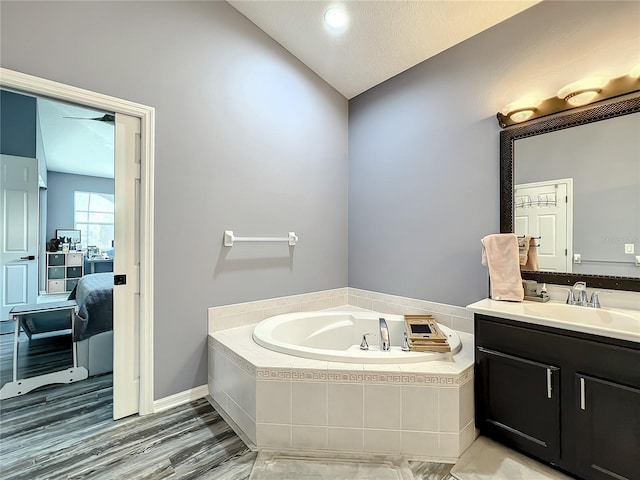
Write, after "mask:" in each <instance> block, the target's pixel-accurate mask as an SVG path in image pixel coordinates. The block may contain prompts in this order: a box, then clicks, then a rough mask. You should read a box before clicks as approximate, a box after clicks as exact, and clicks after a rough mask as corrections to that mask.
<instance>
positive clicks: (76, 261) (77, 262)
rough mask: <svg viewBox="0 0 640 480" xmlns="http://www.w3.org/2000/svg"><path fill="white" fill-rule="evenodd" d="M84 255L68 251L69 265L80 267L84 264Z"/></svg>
mask: <svg viewBox="0 0 640 480" xmlns="http://www.w3.org/2000/svg"><path fill="white" fill-rule="evenodd" d="M83 257H84V255H83V254H82V253H80V252H78V253H68V254H67V267H79V266H81V265H82V258H83Z"/></svg>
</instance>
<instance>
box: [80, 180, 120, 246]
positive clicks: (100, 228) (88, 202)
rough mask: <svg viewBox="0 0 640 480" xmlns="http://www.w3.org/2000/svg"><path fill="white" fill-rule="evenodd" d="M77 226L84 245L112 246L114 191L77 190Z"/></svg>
mask: <svg viewBox="0 0 640 480" xmlns="http://www.w3.org/2000/svg"><path fill="white" fill-rule="evenodd" d="M74 202H75V228H76V229H77V230H80V233H81V241H82V245H83V246H84V247H87V246H89V245H95V246H96V247H98V248H100V250H106V249H108V248H111V242H112V241H113V213H114V208H113V206H114V196H113V194H112V193H96V192H75V196H74Z"/></svg>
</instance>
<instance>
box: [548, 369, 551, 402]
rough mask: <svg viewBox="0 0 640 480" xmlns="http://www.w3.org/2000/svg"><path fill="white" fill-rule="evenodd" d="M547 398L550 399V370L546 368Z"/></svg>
mask: <svg viewBox="0 0 640 480" xmlns="http://www.w3.org/2000/svg"><path fill="white" fill-rule="evenodd" d="M547 398H551V369H550V368H547Z"/></svg>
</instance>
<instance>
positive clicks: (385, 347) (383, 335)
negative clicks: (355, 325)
mask: <svg viewBox="0 0 640 480" xmlns="http://www.w3.org/2000/svg"><path fill="white" fill-rule="evenodd" d="M380 350H382V351H383V352H388V351H389V350H391V343H390V342H389V328H388V327H387V321H386V320H385V319H384V318H382V317H381V318H380Z"/></svg>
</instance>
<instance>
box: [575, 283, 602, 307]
mask: <svg viewBox="0 0 640 480" xmlns="http://www.w3.org/2000/svg"><path fill="white" fill-rule="evenodd" d="M567 304H569V305H579V306H581V307H593V308H600V298H599V296H598V292H593V293H592V294H591V298H590V299H589V300H587V282H576V283H575V284H574V285H573V288H570V289H569V295H568V296H567Z"/></svg>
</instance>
